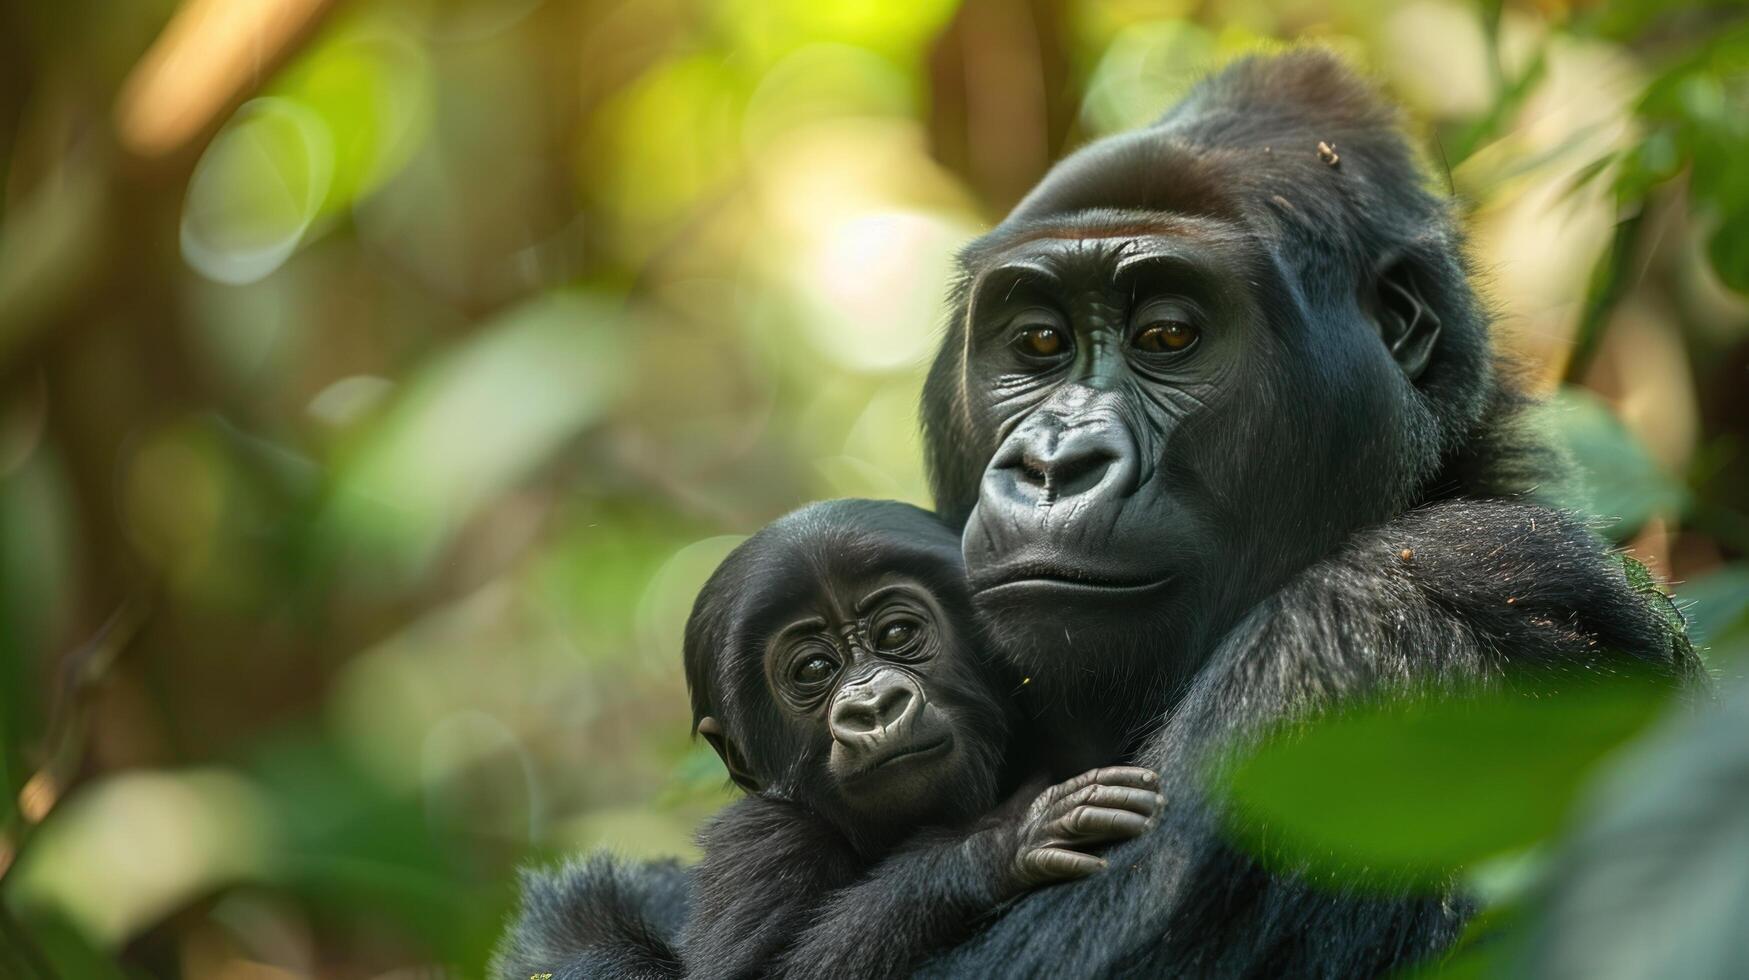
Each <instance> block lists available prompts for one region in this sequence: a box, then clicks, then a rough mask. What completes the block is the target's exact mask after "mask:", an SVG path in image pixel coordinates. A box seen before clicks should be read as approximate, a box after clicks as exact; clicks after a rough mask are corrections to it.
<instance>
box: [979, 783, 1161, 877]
mask: <svg viewBox="0 0 1749 980" xmlns="http://www.w3.org/2000/svg"><path fill="white" fill-rule="evenodd" d="M1159 785H1160V776H1159V774H1158V773H1155V772H1154V771H1153V770H1151V769H1138V768H1136V767H1134V766H1108V767H1106V768H1104V769H1090V770H1088V771H1087V772H1084V773H1082V774H1081V775H1079V776H1076V777H1075V778H1074V779H1070V780H1067V781H1065V782H1061V783H1058V784H1057V785H1055V786H1052V787H1050V788H1048V789H1046V790H1045V791H1044V792H1042V793H1040V794H1039V795H1038V798H1037V799H1035V800H1033V801H1032V805H1031V806H1029V807H1027V808H1026V813H1025V815H1023V816H1022V817H1021V818H1020V825H1019V827H1018V834H1017V835H1016V836H1017V838H1018V839H1017V841H1016V843H1017V844H1018V847H1017V848H1016V849H1015V852H1014V863H1013V865H1012V867H1011V870H1010V876H1011V884H1012V885H1013V886H1014V887H1015V889H1016V890H1025V889H1028V888H1035V887H1037V886H1039V885H1044V884H1049V883H1051V882H1054V881H1070V880H1073V879H1075V878H1084V877H1086V876H1087V875H1090V874H1092V873H1094V872H1095V871H1098V870H1100V869H1102V868H1104V867H1105V859H1104V858H1101V857H1097V856H1095V855H1093V854H1091V853H1088V852H1089V851H1091V850H1095V849H1098V848H1100V847H1103V846H1104V845H1107V844H1115V843H1117V842H1118V841H1124V840H1129V839H1131V838H1134V837H1140V836H1141V835H1142V834H1144V833H1146V832H1147V831H1148V829H1149V828H1151V827H1153V826H1154V820H1155V817H1156V815H1157V814H1158V813H1159V812H1160V808H1161V807H1162V806H1164V805H1165V800H1164V798H1162V797H1161V796H1160V794H1159V793H1158V792H1156V790H1157V789H1158V788H1159Z"/></svg>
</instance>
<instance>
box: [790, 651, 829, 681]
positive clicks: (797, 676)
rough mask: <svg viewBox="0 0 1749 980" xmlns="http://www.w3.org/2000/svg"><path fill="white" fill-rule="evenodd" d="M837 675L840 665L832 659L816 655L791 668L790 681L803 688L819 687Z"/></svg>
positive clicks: (800, 660) (799, 661) (799, 660)
mask: <svg viewBox="0 0 1749 980" xmlns="http://www.w3.org/2000/svg"><path fill="white" fill-rule="evenodd" d="M837 673H838V664H837V663H835V662H833V660H832V658H831V657H827V656H824V655H822V654H818V653H815V654H810V655H809V656H806V657H802V658H800V659H798V660H797V661H796V665H795V666H794V667H792V668H790V679H791V680H793V681H795V682H796V683H797V684H798V685H800V686H802V687H818V686H820V685H821V684H824V683H826V682H827V681H829V680H831V679H832V677H833V676H834V675H835V674H837Z"/></svg>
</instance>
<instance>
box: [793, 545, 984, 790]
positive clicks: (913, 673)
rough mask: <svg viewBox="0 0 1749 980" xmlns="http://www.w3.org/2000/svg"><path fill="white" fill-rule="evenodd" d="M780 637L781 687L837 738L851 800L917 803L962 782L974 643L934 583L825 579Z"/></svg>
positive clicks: (802, 717) (796, 711) (803, 717)
mask: <svg viewBox="0 0 1749 980" xmlns="http://www.w3.org/2000/svg"><path fill="white" fill-rule="evenodd" d="M818 598H819V600H823V601H816V602H814V603H811V604H810V608H808V609H806V610H804V611H802V614H801V616H800V617H799V618H798V619H796V620H795V621H793V622H791V623H790V624H789V625H788V626H786V627H785V628H783V629H782V630H780V631H779V632H778V633H777V634H776V635H775V636H774V637H773V638H772V641H771V644H770V647H769V650H768V653H767V656H766V659H765V667H766V680H767V683H768V684H769V686H770V690H771V693H772V697H773V699H774V700H775V701H776V702H777V703H778V705H779V706H780V707H781V708H782V709H783V710H784V711H785V712H786V713H788V714H789V715H790V716H791V717H792V718H794V719H796V720H797V721H801V722H804V723H806V724H808V725H810V726H811V727H813V728H814V729H815V730H816V731H817V732H818V733H820V734H822V735H823V736H824V737H825V738H827V739H829V740H830V748H829V749H828V751H827V755H826V759H827V761H826V768H827V772H828V774H829V775H830V778H831V781H832V783H833V785H834V786H835V787H836V788H837V790H838V792H839V795H840V796H842V797H843V799H844V801H845V802H846V803H849V804H850V805H851V806H852V807H853V808H854V809H856V810H858V811H863V810H868V809H873V808H876V807H878V808H879V809H880V811H881V812H882V814H883V815H888V816H891V815H893V814H894V813H896V812H904V813H917V812H919V811H921V810H927V809H929V808H930V807H932V806H933V805H934V804H936V803H937V802H939V801H940V800H941V799H942V798H943V796H944V795H946V794H951V793H953V792H955V791H956V788H957V785H956V784H958V783H960V782H962V781H963V779H964V778H965V773H964V770H965V769H966V767H967V766H968V764H972V763H974V762H978V761H980V760H975V759H973V758H971V754H970V753H968V749H969V748H970V747H971V746H969V745H967V744H966V743H967V742H970V741H974V740H976V739H977V738H978V733H976V732H974V731H963V730H962V727H963V726H965V725H966V724H967V723H968V722H969V721H970V720H971V719H970V718H969V717H964V716H965V715H966V714H967V713H968V705H967V704H966V703H965V702H966V698H965V697H964V693H965V692H967V690H968V688H969V687H970V688H973V689H975V687H976V685H977V683H978V678H977V676H976V671H975V669H971V670H968V669H967V668H969V667H970V668H975V664H970V663H968V662H967V661H968V660H969V659H970V652H969V651H967V650H965V649H964V648H963V645H962V644H961V643H960V642H959V637H958V636H957V633H956V631H955V630H954V629H953V626H952V624H951V623H949V622H948V621H947V619H946V617H945V615H944V614H943V611H942V609H941V607H940V606H939V605H938V604H937V603H936V601H935V598H934V596H932V595H931V594H930V592H929V590H928V589H927V588H925V587H924V586H923V585H922V584H921V583H919V582H916V581H914V580H911V579H907V578H894V579H892V580H890V581H886V582H882V583H879V584H878V585H876V586H874V587H873V588H865V589H857V588H850V589H843V588H830V589H824V590H821V594H820V596H819V597H818Z"/></svg>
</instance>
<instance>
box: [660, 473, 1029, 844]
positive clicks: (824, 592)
mask: <svg viewBox="0 0 1749 980" xmlns="http://www.w3.org/2000/svg"><path fill="white" fill-rule="evenodd" d="M686 679H687V685H688V687H689V688H690V689H691V692H692V708H693V723H694V725H695V726H696V728H697V730H698V732H699V734H701V735H703V736H704V737H705V738H706V739H707V740H708V741H709V742H710V744H711V746H712V747H713V748H715V749H716V750H717V753H718V754H719V755H720V756H721V757H722V759H723V763H724V765H726V766H727V767H728V770H729V774H730V776H731V777H732V778H733V779H734V780H735V782H736V783H738V784H740V785H741V786H742V787H743V788H745V789H747V790H748V791H750V792H763V793H766V794H769V795H774V796H780V797H784V798H787V799H791V800H794V801H795V802H797V803H800V804H803V805H805V806H808V807H810V808H813V809H814V810H816V811H818V812H819V813H820V814H821V815H822V816H824V817H826V818H827V819H829V820H832V821H833V822H834V823H835V824H837V825H838V826H839V827H840V828H841V829H842V830H844V831H845V832H846V833H847V834H848V835H849V836H851V837H852V839H855V840H858V841H861V842H863V843H865V844H868V845H869V846H879V845H881V844H882V843H885V842H887V841H890V840H891V839H892V838H894V837H896V836H900V835H902V834H904V833H905V832H907V831H908V830H910V829H912V828H914V827H916V826H918V825H920V824H924V823H952V822H957V821H960V820H964V819H968V818H970V817H972V816H975V815H977V814H980V813H982V812H984V811H985V810H987V809H988V808H989V807H990V806H992V805H993V804H994V802H995V800H996V794H997V792H998V789H999V784H1000V782H1001V780H1002V766H1003V761H1004V760H1003V750H1004V747H1005V745H1006V743H1007V739H1008V729H1009V724H1008V723H1009V717H1008V711H1009V710H1010V709H1009V707H1008V705H1009V701H1008V699H1007V698H1006V697H1005V696H1004V692H1005V691H1006V690H1008V689H1009V686H1008V685H1009V682H1008V681H1007V680H1006V678H1005V677H1004V675H1003V674H1002V673H1001V672H1000V668H999V667H998V666H996V665H995V664H992V663H990V662H989V661H988V660H987V659H986V658H985V657H984V656H982V655H981V650H980V646H979V643H978V641H977V636H976V631H975V629H974V628H973V626H972V612H971V603H970V600H969V596H968V594H967V585H966V581H965V569H964V566H963V565H962V563H961V560H960V542H959V536H958V535H956V534H954V533H953V532H952V531H950V530H949V529H948V528H947V527H946V526H944V525H943V524H941V522H939V521H938V520H937V519H936V518H935V517H934V516H933V515H931V514H930V513H928V512H927V511H924V510H920V509H918V508H916V507H912V506H910V505H908V504H900V503H893V502H888V501H871V500H835V501H829V502H826V503H820V504H813V505H810V506H808V507H804V508H802V509H801V510H798V511H795V512H794V513H791V514H789V515H787V516H785V517H783V518H780V519H779V520H777V521H775V522H773V523H772V524H770V525H769V526H767V527H766V528H764V529H763V530H761V531H760V532H759V533H757V534H755V535H753V537H751V538H749V539H748V540H747V541H746V542H745V543H743V544H742V545H741V546H740V547H738V548H736V549H735V550H734V552H733V553H731V554H730V555H729V557H728V558H727V559H726V560H724V562H723V564H722V566H721V567H719V568H718V569H717V570H716V573H715V574H713V575H712V576H711V579H710V581H709V582H708V583H706V585H705V587H704V589H703V591H701V592H700V593H699V597H698V601H697V603H696V604H695V605H694V606H693V611H692V618H691V620H690V621H688V623H687V626H686Z"/></svg>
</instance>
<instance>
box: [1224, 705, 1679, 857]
mask: <svg viewBox="0 0 1749 980" xmlns="http://www.w3.org/2000/svg"><path fill="white" fill-rule="evenodd" d="M1664 699H1665V695H1664V694H1663V693H1662V692H1661V691H1660V690H1659V688H1657V687H1655V686H1653V685H1650V684H1647V685H1640V684H1630V683H1626V682H1621V683H1607V684H1604V683H1585V684H1582V685H1581V686H1580V687H1578V688H1575V689H1570V690H1565V691H1552V692H1545V693H1542V694H1540V695H1537V696H1532V695H1529V694H1516V693H1514V694H1506V693H1502V694H1495V695H1486V696H1470V697H1454V698H1430V699H1427V700H1420V701H1413V702H1408V703H1393V704H1383V705H1376V706H1363V707H1358V708H1354V709H1351V710H1347V711H1343V712H1339V713H1336V714H1334V715H1332V716H1330V717H1327V718H1325V719H1323V720H1320V721H1317V722H1315V723H1313V724H1311V725H1310V726H1309V728H1307V729H1306V730H1305V731H1303V732H1289V733H1286V734H1284V735H1282V736H1280V737H1278V738H1276V739H1275V740H1273V741H1271V742H1269V743H1267V744H1265V745H1264V746H1262V747H1261V748H1259V749H1257V750H1254V751H1253V752H1251V753H1250V754H1249V755H1248V756H1247V757H1245V758H1244V759H1243V760H1242V761H1241V762H1240V763H1239V764H1238V765H1237V766H1236V767H1235V768H1234V769H1233V770H1232V772H1231V773H1230V775H1229V776H1228V777H1227V784H1228V787H1229V789H1230V790H1231V795H1232V800H1233V803H1234V816H1233V829H1234V831H1235V832H1236V833H1237V835H1238V836H1239V837H1240V838H1241V839H1242V840H1243V841H1245V842H1246V843H1247V844H1248V846H1249V847H1250V848H1251V849H1253V850H1254V851H1255V852H1256V853H1258V854H1259V856H1260V857H1262V858H1264V859H1265V860H1267V861H1270V862H1271V863H1274V864H1276V865H1278V866H1283V867H1289V868H1304V869H1306V870H1308V871H1309V872H1311V873H1312V874H1313V875H1314V876H1320V875H1326V874H1327V875H1330V876H1333V877H1335V878H1336V879H1338V880H1341V881H1351V882H1358V883H1362V884H1367V883H1371V884H1377V885H1384V886H1394V885H1404V884H1407V885H1426V886H1438V885H1440V884H1441V883H1443V882H1445V881H1447V880H1448V879H1449V877H1450V876H1451V875H1452V874H1454V873H1456V872H1458V871H1460V870H1462V869H1463V868H1465V867H1468V866H1470V865H1472V864H1474V863H1475V862H1477V861H1480V860H1482V859H1484V858H1488V857H1492V856H1495V855H1499V854H1503V853H1506V852H1510V851H1514V850H1517V849H1520V848H1524V847H1528V846H1530V845H1532V844H1535V843H1537V842H1539V841H1541V840H1543V839H1544V838H1546V837H1547V836H1548V835H1549V834H1551V833H1553V832H1554V831H1555V830H1556V829H1557V828H1559V827H1560V826H1561V824H1562V822H1563V820H1564V819H1565V817H1566V815H1567V812H1568V809H1569V807H1570V805H1571V803H1572V800H1573V797H1574V794H1575V793H1576V792H1577V790H1578V787H1579V786H1580V784H1581V782H1582V781H1583V779H1584V778H1585V777H1586V774H1587V773H1588V772H1589V770H1590V769H1591V767H1592V766H1593V765H1594V764H1595V763H1596V762H1597V761H1598V760H1599V759H1600V758H1602V757H1603V756H1604V755H1606V754H1608V753H1609V752H1610V751H1611V750H1613V749H1614V748H1616V747H1617V746H1618V745H1620V744H1621V743H1622V742H1624V741H1625V740H1627V739H1628V738H1631V737H1632V736H1633V735H1634V734H1635V733H1637V732H1639V731H1640V730H1641V729H1642V728H1643V727H1644V726H1645V725H1646V724H1647V722H1648V721H1650V720H1651V718H1652V717H1653V716H1654V715H1655V714H1656V713H1657V712H1658V710H1659V708H1660V706H1661V705H1662V703H1663V701H1664Z"/></svg>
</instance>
